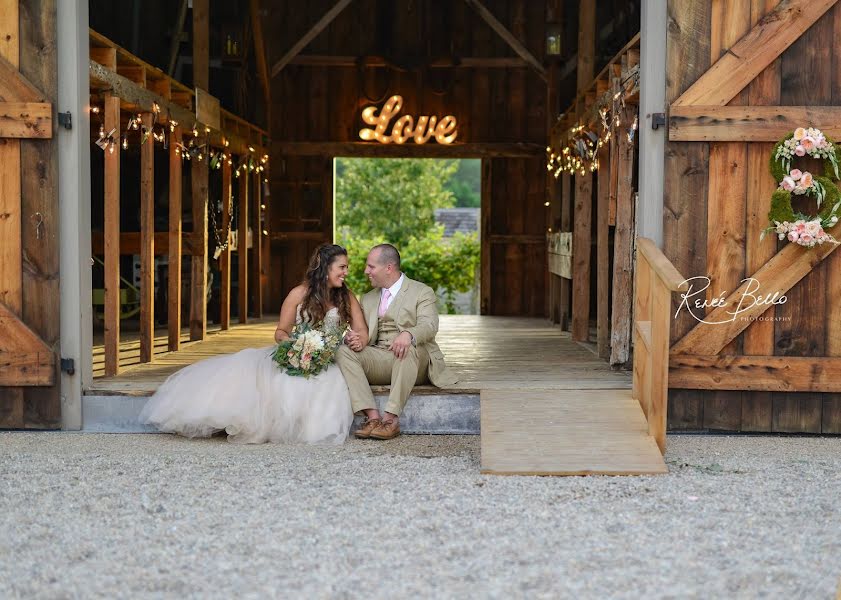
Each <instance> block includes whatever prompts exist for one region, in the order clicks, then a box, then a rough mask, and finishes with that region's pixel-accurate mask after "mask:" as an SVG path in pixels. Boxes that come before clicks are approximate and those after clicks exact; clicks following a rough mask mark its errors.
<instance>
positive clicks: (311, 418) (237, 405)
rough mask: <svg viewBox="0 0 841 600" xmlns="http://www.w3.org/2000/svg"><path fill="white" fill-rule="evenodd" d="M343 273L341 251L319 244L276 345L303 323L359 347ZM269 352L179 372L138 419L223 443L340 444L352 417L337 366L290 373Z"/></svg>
mask: <svg viewBox="0 0 841 600" xmlns="http://www.w3.org/2000/svg"><path fill="white" fill-rule="evenodd" d="M347 272H348V257H347V251H346V250H345V249H344V248H342V247H341V246H337V245H335V244H323V245H321V246H319V247H318V248H317V249H316V251H315V253H314V254H313V256H312V258H311V259H310V264H309V267H308V269H307V275H306V281H304V283H302V284H301V285H299V286H297V287H296V288H294V289H293V290H292V291H291V292H289V295H288V296H287V297H286V299H285V300H284V301H283V306H282V307H281V309H280V319H279V321H278V325H277V329H276V330H275V335H274V337H275V341H276V342H280V341H282V340H285V339H289V337H290V334H291V333H292V329H293V328H294V326H295V324H296V323H300V322H301V321H306V322H308V323H310V324H311V325H312V327H313V328H316V329H320V330H322V331H339V332H341V331H344V330H345V329H346V328H347V327H348V326H350V328H351V329H353V331H354V332H356V333H357V334H358V335H359V336H360V337H361V338H362V339H361V343H362V344H363V347H364V344H365V343H367V339H368V327H367V325H366V324H365V317H364V316H363V314H362V308H361V307H360V306H359V301H358V300H357V299H356V297H355V296H354V295H353V294H351V293H350V290H348V288H347V286H346V285H345V277H346V276H347ZM354 343H355V344H358V343H360V342H359V341H355V342H354ZM274 348H275V347H274V346H268V347H265V348H249V349H246V350H242V351H240V352H237V353H236V354H228V355H224V356H217V357H213V358H209V359H207V360H203V361H201V362H198V363H195V364H193V365H190V366H188V367H186V368H184V369H182V370H180V371H178V372H177V373H175V374H173V375H171V376H170V377H169V378H168V379H167V380H166V382H164V384H163V385H162V386H161V387H160V388H159V389H158V391H157V392H155V394H154V396H152V397H151V398H150V399H149V401H148V402H147V403H146V405H145V406H144V407H143V410H142V411H141V413H140V421H141V422H142V423H147V424H152V425H154V426H155V427H157V428H158V429H159V430H161V431H165V432H173V433H178V434H180V435H184V436H187V437H207V436H210V435H213V434H214V433H216V432H219V431H225V432H226V433H227V434H228V441H230V442H235V443H241V444H258V443H262V442H286V443H295V442H302V443H333V444H341V443H343V442H344V440H345V438H346V437H347V434H348V430H349V429H350V425H351V422H352V421H353V413H352V411H351V406H350V397H349V395H348V389H347V385H346V384H345V380H344V378H343V377H342V373H341V371H340V370H339V368H338V367H337V366H336V365H330V366H329V367H327V368H326V369H325V370H323V371H322V372H321V373H319V374H318V375H316V376H314V377H310V378H309V379H306V378H304V377H297V376H292V375H288V374H287V373H286V372H284V371H282V370H281V369H280V367H278V366H277V364H276V363H275V362H274V360H273V359H272V353H273V351H274Z"/></svg>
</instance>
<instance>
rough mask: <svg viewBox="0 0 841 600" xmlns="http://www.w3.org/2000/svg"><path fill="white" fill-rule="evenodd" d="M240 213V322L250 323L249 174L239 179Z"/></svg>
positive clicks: (238, 217) (238, 253)
mask: <svg viewBox="0 0 841 600" xmlns="http://www.w3.org/2000/svg"><path fill="white" fill-rule="evenodd" d="M237 188H238V190H239V212H238V213H237V225H238V228H237V275H238V279H239V281H238V282H237V284H238V285H239V301H238V309H239V322H240V323H247V322H248V174H247V173H246V174H245V175H240V176H239V178H238V179H237Z"/></svg>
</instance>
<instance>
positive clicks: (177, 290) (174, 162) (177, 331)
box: [160, 126, 184, 352]
mask: <svg viewBox="0 0 841 600" xmlns="http://www.w3.org/2000/svg"><path fill="white" fill-rule="evenodd" d="M181 137H182V130H181V126H178V127H176V128H175V130H174V131H173V132H172V133H171V135H170V137H169V234H168V236H169V248H168V251H169V252H168V260H167V262H168V264H169V269H168V270H167V273H168V275H167V311H166V314H167V329H168V334H169V337H168V342H167V346H168V348H169V350H170V351H171V352H174V351H176V350H178V349H179V348H180V347H181V256H182V253H181V239H182V227H181V205H182V202H181V188H182V186H183V183H184V182H183V178H182V173H181V171H182V169H181V166H182V165H181V160H182V159H181V154H180V153H179V152H178V151H177V150H178V145H177V144H178V143H179V142H180V141H181ZM160 285H163V282H161V284H160Z"/></svg>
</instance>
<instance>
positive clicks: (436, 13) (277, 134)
mask: <svg viewBox="0 0 841 600" xmlns="http://www.w3.org/2000/svg"><path fill="white" fill-rule="evenodd" d="M270 4H271V6H272V9H271V10H270V11H269V14H270V17H269V19H268V21H267V23H266V27H265V29H266V31H272V32H275V33H274V34H273V35H272V36H269V37H267V40H266V42H267V53H268V56H269V64H270V65H272V64H274V63H275V62H276V61H277V60H279V59H280V57H281V56H283V55H284V54H285V53H286V51H287V50H288V49H289V48H290V47H291V46H292V44H294V43H295V41H297V40H298V39H299V38H300V37H301V36H303V35H304V33H306V31H307V30H308V29H309V28H310V27H311V26H312V25H313V24H314V23H316V22H317V21H318V20H319V19H320V18H321V17H322V16H323V15H324V14H325V13H326V12H327V11H328V10H329V9H330V8H331V7H332V6H333V5H334V4H335V3H334V2H332V1H329V2H328V1H313V2H309V3H306V4H305V5H301V4H299V3H294V6H290V5H291V4H293V3H270V2H268V1H267V0H264V6H268V5H270ZM484 4H485V6H486V7H487V8H488V9H489V10H490V11H491V12H492V13H493V14H494V15H495V16H496V18H497V19H498V20H499V21H500V22H502V23H503V25H505V27H506V28H508V29H509V31H511V32H512V33H513V34H514V35H515V36H516V37H517V39H518V40H520V41H521V42H522V43H523V44H524V45H525V46H526V47H527V48H528V49H529V51H530V52H531V53H532V54H534V55H535V56H536V57H537V58H538V60H542V57H543V46H544V39H543V35H544V27H545V22H546V17H545V10H546V7H545V5H544V2H530V1H526V0H514V1H503V0H489V1H488V2H485V3H484ZM305 54H316V55H331V56H352V57H355V56H359V55H377V56H385V57H388V59H389V60H390V61H391V62H393V63H397V64H402V65H405V66H406V67H410V68H409V69H408V70H405V71H397V70H393V69H385V68H369V69H365V70H364V71H360V70H359V69H357V68H356V67H352V66H345V67H336V66H334V67H313V66H304V65H296V64H294V63H293V64H290V65H288V66H287V67H285V68H284V69H283V71H281V73H280V74H279V75H278V76H277V77H275V78H274V79H273V81H272V98H273V107H272V115H274V118H273V122H272V124H271V131H270V133H271V137H272V140H273V142H274V151H273V155H272V171H271V178H272V179H271V195H272V207H273V208H272V214H271V218H270V223H269V225H270V231H271V261H272V262H271V267H270V272H271V273H272V274H273V275H272V276H271V277H269V287H268V289H267V298H266V304H267V309H268V310H277V309H278V308H279V306H280V303H281V301H282V299H283V297H284V295H285V293H286V292H287V291H288V290H289V289H290V288H291V287H292V286H293V285H295V284H296V283H297V282H298V281H299V280H300V278H301V276H302V275H303V269H304V268H305V265H306V260H307V258H308V256H309V254H310V252H311V251H312V249H313V248H314V247H315V246H316V245H317V244H318V243H320V242H322V241H325V240H329V239H331V237H332V226H333V223H332V222H333V214H332V192H333V179H332V160H331V159H332V157H330V156H325V157H294V156H284V155H282V154H281V152H280V147H281V146H282V145H283V144H284V143H285V142H290V141H293V142H294V141H299V142H302V141H307V142H319V141H323V142H328V141H329V142H357V141H359V140H358V131H359V129H360V127H362V126H363V124H362V122H361V120H360V118H359V115H360V113H361V110H362V108H363V107H365V106H368V105H371V104H373V103H375V101H379V100H380V99H381V98H382V97H384V96H385V97H387V96H386V94H400V95H402V96H403V99H404V108H403V112H404V113H405V114H413V115H418V114H427V115H439V116H441V115H444V114H452V115H455V116H456V118H457V119H458V121H459V137H458V140H457V141H458V142H469V143H497V142H531V143H537V144H541V145H543V144H545V140H546V112H545V106H546V82H545V81H544V80H543V79H541V78H540V77H539V76H538V75H537V74H536V73H535V72H534V71H532V70H529V69H526V68H508V69H502V68H484V69H480V68H458V69H455V68H453V69H413V68H411V67H412V66H413V65H416V64H418V63H419V61H426V60H427V58H428V57H432V58H439V57H444V56H457V57H494V56H498V57H516V55H515V54H514V52H513V51H512V50H511V48H509V47H508V46H507V44H506V43H505V42H504V41H503V40H502V39H501V38H500V37H499V36H498V35H497V34H496V33H495V32H494V31H492V30H491V29H490V27H489V26H488V25H487V24H486V23H485V22H484V21H483V20H482V19H481V18H480V17H479V16H478V15H477V13H476V12H475V11H474V10H473V9H472V8H471V7H470V6H468V5H467V3H465V2H450V1H445V0H419V1H416V2H408V3H403V2H400V3H383V2H376V1H375V0H356V1H355V2H353V3H351V4H350V6H348V8H346V9H345V10H344V11H343V12H342V13H341V14H340V15H339V16H338V17H337V18H336V19H335V20H334V21H333V22H332V23H331V24H330V26H329V27H328V28H327V29H326V30H325V31H324V32H323V33H322V34H320V35H319V36H317V37H316V38H315V39H314V40H313V41H312V42H311V43H310V44H309V45H308V46H307V48H306V50H305ZM412 149H413V148H412V147H411V146H410V145H409V144H407V145H406V146H405V151H406V154H405V155H406V156H411V151H412ZM486 162H487V163H488V164H487V165H486V168H485V169H484V171H483V172H484V173H485V175H486V177H487V178H489V179H488V181H487V182H486V184H488V183H489V194H488V198H487V200H488V201H487V202H486V203H485V205H484V207H483V210H484V218H483V224H484V230H483V235H485V236H486V238H487V241H489V242H490V247H489V253H488V254H489V258H490V260H489V261H488V264H486V265H485V267H486V268H485V269H484V270H483V274H484V275H486V276H488V275H489V276H490V281H489V282H488V281H486V282H485V284H484V290H485V293H484V294H483V296H484V297H483V306H482V310H483V312H484V313H487V314H498V315H531V316H544V314H545V311H546V307H545V295H546V294H545V291H544V290H545V285H546V283H545V280H546V273H547V271H546V258H545V257H546V246H545V233H546V228H547V223H548V215H547V214H546V209H545V207H544V205H543V203H544V200H545V166H544V158H543V156H539V157H535V158H492V159H486Z"/></svg>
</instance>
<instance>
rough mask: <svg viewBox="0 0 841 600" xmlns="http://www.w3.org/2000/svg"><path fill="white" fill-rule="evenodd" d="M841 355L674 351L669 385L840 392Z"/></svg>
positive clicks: (690, 387)
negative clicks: (700, 353)
mask: <svg viewBox="0 0 841 600" xmlns="http://www.w3.org/2000/svg"><path fill="white" fill-rule="evenodd" d="M839 370H841V358H835V357H833V358H823V357H814V356H805V357H801V356H796V357H795V356H732V355H721V356H705V355H694V354H677V355H672V356H671V357H670V359H669V387H671V388H683V389H696V390H746V391H769V392H841V381H839V380H838V376H837V375H838V373H839Z"/></svg>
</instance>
